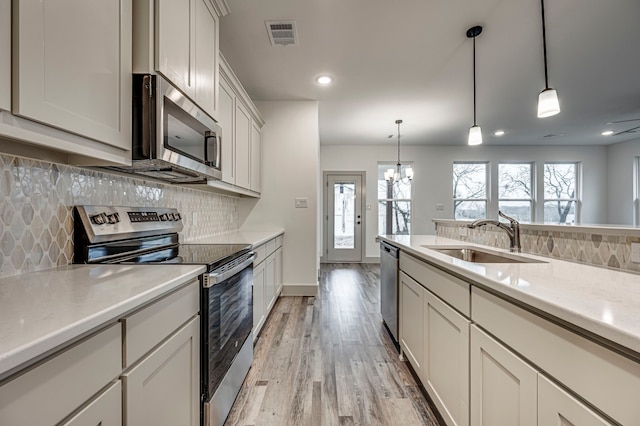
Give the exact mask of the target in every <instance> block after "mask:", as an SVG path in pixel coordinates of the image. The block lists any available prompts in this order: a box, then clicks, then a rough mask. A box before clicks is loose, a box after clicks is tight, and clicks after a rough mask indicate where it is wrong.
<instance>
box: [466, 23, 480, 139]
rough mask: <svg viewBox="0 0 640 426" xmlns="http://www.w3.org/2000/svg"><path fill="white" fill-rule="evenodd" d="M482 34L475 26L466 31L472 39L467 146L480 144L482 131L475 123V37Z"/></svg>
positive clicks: (477, 26)
mask: <svg viewBox="0 0 640 426" xmlns="http://www.w3.org/2000/svg"><path fill="white" fill-rule="evenodd" d="M481 33H482V27H481V26H479V25H476V26H475V27H471V28H469V29H468V30H467V37H468V38H472V39H473V126H471V128H470V129H469V145H480V144H481V143H482V130H481V129H480V126H478V124H477V123H476V37H478V36H479V35H480V34H481Z"/></svg>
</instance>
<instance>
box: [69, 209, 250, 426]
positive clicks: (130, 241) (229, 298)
mask: <svg viewBox="0 0 640 426" xmlns="http://www.w3.org/2000/svg"><path fill="white" fill-rule="evenodd" d="M182 228H183V224H182V216H181V215H180V213H179V212H178V211H177V210H176V209H170V208H145V207H112V206H77V207H75V209H74V263H131V264H149V263H154V264H159V265H162V264H172V263H183V264H194V265H205V266H206V267H207V272H206V273H205V274H203V275H201V276H200V283H201V291H200V319H201V323H200V333H201V342H200V343H201V345H200V346H201V354H200V361H201V369H200V371H201V381H200V384H201V386H200V390H201V400H202V401H201V422H202V424H203V426H212V425H222V424H223V423H224V421H225V420H226V418H227V415H228V414H229V410H230V409H231V406H232V405H233V402H234V400H235V398H236V396H237V394H238V391H239V390H240V387H241V386H242V382H243V381H244V378H245V377H246V375H247V372H248V371H249V368H250V367H251V362H252V360H253V339H252V338H250V336H251V329H252V326H253V260H254V258H255V254H254V253H253V252H252V251H251V246H247V245H227V244H180V243H179V241H178V232H179V231H181V230H182Z"/></svg>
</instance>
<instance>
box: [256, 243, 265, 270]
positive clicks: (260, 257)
mask: <svg viewBox="0 0 640 426" xmlns="http://www.w3.org/2000/svg"><path fill="white" fill-rule="evenodd" d="M253 252H254V253H255V254H256V258H255V259H254V260H253V266H254V267H255V266H256V265H258V264H259V263H260V262H262V261H264V259H265V258H266V257H267V245H266V244H261V245H259V246H258V247H255V248H254V249H253Z"/></svg>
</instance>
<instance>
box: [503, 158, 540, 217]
mask: <svg viewBox="0 0 640 426" xmlns="http://www.w3.org/2000/svg"><path fill="white" fill-rule="evenodd" d="M532 170H533V165H532V164H531V163H500V164H499V165H498V209H499V210H500V211H502V213H504V214H506V215H507V216H511V217H513V218H515V219H517V220H519V221H522V222H531V219H532V212H533V191H532V187H533V185H532V182H533V173H532Z"/></svg>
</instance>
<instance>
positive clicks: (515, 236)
mask: <svg viewBox="0 0 640 426" xmlns="http://www.w3.org/2000/svg"><path fill="white" fill-rule="evenodd" d="M498 216H499V217H502V218H504V219H507V220H508V221H509V225H507V224H506V223H504V222H500V220H499V219H498V220H492V219H478V220H476V221H473V222H471V223H470V224H468V225H467V227H468V228H472V229H473V228H477V227H478V226H484V225H493V226H497V227H498V228H500V229H502V230H503V231H504V232H506V233H507V235H508V236H509V240H510V243H511V244H510V247H509V251H510V252H512V253H520V251H521V249H522V248H521V247H520V223H519V222H518V221H517V220H515V219H514V218H512V217H509V216H507V215H506V214H504V213H502V212H501V211H499V210H498Z"/></svg>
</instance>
